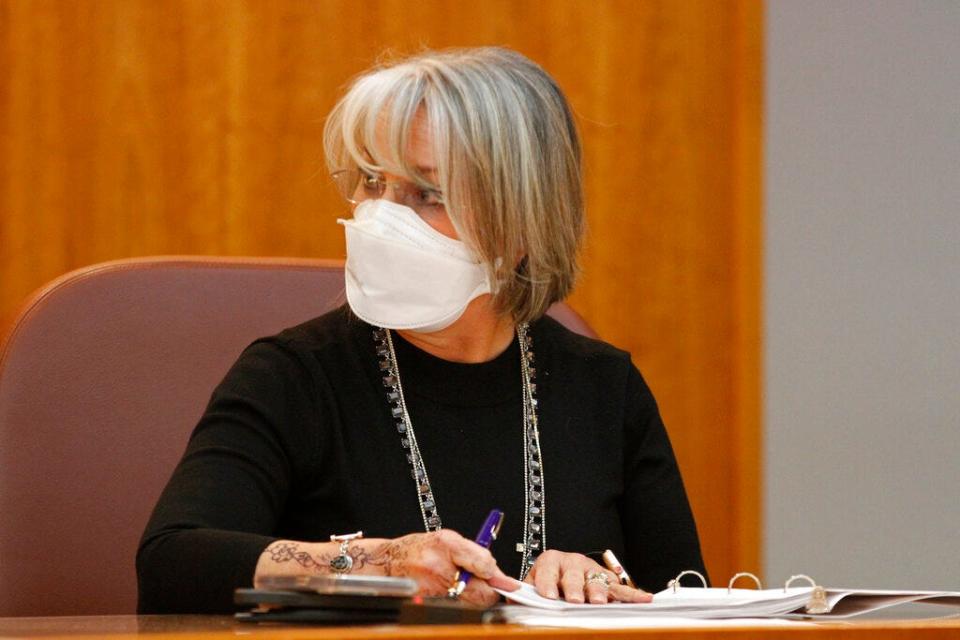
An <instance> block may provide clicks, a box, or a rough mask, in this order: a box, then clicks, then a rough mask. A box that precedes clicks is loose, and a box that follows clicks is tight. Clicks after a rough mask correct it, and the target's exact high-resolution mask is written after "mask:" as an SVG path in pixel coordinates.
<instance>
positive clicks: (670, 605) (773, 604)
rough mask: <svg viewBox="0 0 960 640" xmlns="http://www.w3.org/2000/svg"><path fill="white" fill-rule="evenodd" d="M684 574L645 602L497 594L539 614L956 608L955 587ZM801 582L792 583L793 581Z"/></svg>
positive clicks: (754, 614) (812, 613)
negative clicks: (831, 584) (749, 584)
mask: <svg viewBox="0 0 960 640" xmlns="http://www.w3.org/2000/svg"><path fill="white" fill-rule="evenodd" d="M686 575H696V576H700V574H698V573H696V572H694V571H684V572H682V573H681V574H680V575H678V576H677V577H676V578H675V579H674V580H671V581H670V583H669V584H668V585H667V588H666V589H664V590H663V591H660V592H659V593H656V594H654V596H653V601H652V602H649V603H644V604H634V603H610V604H605V605H596V604H571V603H568V602H564V601H562V600H550V599H547V598H544V597H542V596H540V595H538V594H537V592H536V590H535V589H534V588H533V586H531V585H529V584H523V585H522V586H521V588H520V589H519V590H518V591H513V592H506V591H501V594H502V595H504V596H506V598H507V599H508V600H510V601H511V602H514V603H518V604H522V605H527V607H534V608H536V609H538V610H540V613H546V612H556V614H557V615H559V616H562V615H563V614H564V613H570V614H573V615H576V616H577V617H592V616H597V617H609V616H611V615H617V614H619V615H622V616H625V617H647V616H651V617H653V616H665V617H673V618H699V619H713V620H719V619H730V618H785V619H806V620H810V619H814V620H816V619H821V620H823V619H831V620H834V619H843V618H849V617H853V616H857V615H861V614H864V613H868V612H872V611H878V610H880V609H885V608H888V607H893V606H897V605H902V604H906V603H912V602H923V603H928V604H940V605H946V606H951V607H958V609H957V611H956V613H960V591H891V590H877V589H834V588H825V587H821V586H819V585H817V584H816V583H815V582H814V581H813V580H812V579H810V578H809V577H807V576H804V575H798V576H792V577H791V578H790V579H789V580H787V582H786V583H785V584H784V586H783V587H781V588H777V589H762V588H757V589H743V588H734V586H733V585H734V583H735V582H736V581H737V580H738V579H739V578H741V577H747V576H749V577H751V578H753V580H754V581H755V582H756V584H757V586H758V587H760V581H759V580H758V579H757V578H756V576H753V575H752V574H748V573H738V574H736V575H735V576H734V577H733V578H731V580H730V582H729V584H728V585H727V587H725V588H709V587H707V586H706V580H704V579H703V576H700V579H701V580H702V581H703V586H700V587H686V586H681V585H680V579H681V578H682V577H684V576H686ZM801 580H803V581H805V582H807V583H808V584H806V585H804V586H793V585H794V584H795V583H796V582H798V581H801ZM507 609H513V611H508V612H507V616H506V617H507V619H508V620H510V621H514V622H522V618H523V610H522V609H520V608H517V607H507Z"/></svg>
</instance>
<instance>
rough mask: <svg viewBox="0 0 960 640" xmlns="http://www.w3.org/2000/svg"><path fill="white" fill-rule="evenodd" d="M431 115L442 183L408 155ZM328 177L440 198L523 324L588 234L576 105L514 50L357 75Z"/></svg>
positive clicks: (564, 277)
mask: <svg viewBox="0 0 960 640" xmlns="http://www.w3.org/2000/svg"><path fill="white" fill-rule="evenodd" d="M419 113H423V114H424V115H425V117H426V122H427V127H428V128H429V131H430V132H431V134H432V138H433V144H434V152H435V154H436V158H437V165H438V166H437V167H436V168H437V175H436V179H437V182H438V184H436V183H431V181H430V180H429V179H428V177H427V176H425V175H421V173H420V172H418V171H417V168H416V167H414V166H411V164H410V162H409V161H408V158H406V150H407V146H408V144H409V140H410V135H411V129H412V128H413V122H414V119H415V118H416V117H417V116H418V114H419ZM324 148H325V152H326V157H327V165H328V167H329V169H330V171H337V170H340V169H360V170H362V171H366V172H369V173H389V174H393V175H396V176H400V177H402V178H405V179H407V180H410V181H412V182H414V183H417V184H419V185H420V186H423V187H424V188H434V189H438V190H440V191H441V192H442V193H443V197H444V202H445V203H446V208H447V213H448V215H449V216H450V219H451V221H452V222H453V225H454V227H455V228H456V229H457V232H458V233H459V235H460V237H461V239H462V240H463V241H464V242H465V243H466V244H467V245H468V246H469V247H470V248H471V249H473V250H474V252H475V253H476V254H477V256H478V257H479V258H480V259H481V260H482V261H483V263H484V264H485V265H486V268H487V269H488V274H489V276H490V281H491V283H492V284H493V296H494V298H493V302H494V305H495V308H496V309H497V310H498V311H500V312H501V313H509V314H510V315H511V316H512V317H513V318H514V320H515V321H517V322H524V321H529V320H534V319H536V318H538V317H540V316H542V315H543V314H544V313H545V312H546V310H547V308H548V307H549V306H550V305H551V304H552V303H554V302H557V301H558V300H562V299H563V298H565V297H566V296H567V294H568V293H569V292H570V290H571V289H572V287H573V283H574V280H575V279H576V275H577V271H578V266H577V253H578V250H579V246H580V239H581V236H582V234H583V227H584V216H583V193H582V185H581V168H580V165H581V151H580V140H579V137H578V135H577V130H576V125H575V124H574V121H573V117H572V114H571V111H570V107H569V105H568V104H567V100H566V98H565V97H564V95H563V93H562V92H561V91H560V88H559V87H558V86H557V84H556V82H554V81H553V79H552V78H551V77H550V76H549V75H547V73H546V72H545V71H544V70H543V69H541V68H540V67H539V66H538V65H537V64H535V63H534V62H532V61H530V60H528V59H527V58H525V57H524V56H522V55H520V54H519V53H516V52H515V51H510V50H507V49H500V48H494V47H484V48H477V49H454V50H447V51H439V52H435V51H429V52H425V53H421V54H419V55H416V56H413V57H410V58H406V59H403V60H400V61H398V62H394V63H391V64H387V65H381V66H377V67H375V68H373V69H371V70H370V71H367V72H366V73H364V74H362V75H361V76H359V77H358V78H357V79H356V80H355V81H354V82H353V84H352V85H351V86H350V88H349V90H348V92H347V94H346V95H345V96H344V97H343V98H342V99H341V100H340V101H339V102H338V103H337V105H336V106H335V107H334V109H333V111H332V112H331V113H330V116H329V118H328V120H327V123H326V129H325V131H324Z"/></svg>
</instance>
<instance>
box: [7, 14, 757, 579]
mask: <svg viewBox="0 0 960 640" xmlns="http://www.w3.org/2000/svg"><path fill="white" fill-rule="evenodd" d="M761 20H762V16H761V7H760V4H759V0H754V1H752V2H751V1H749V0H729V1H724V2H718V1H716V0H702V1H694V0H684V1H676V0H662V1H646V2H640V1H632V0H592V1H586V0H583V1H580V0H556V1H554V2H533V1H526V2H523V1H509V0H483V1H466V0H464V1H452V0H451V1H448V2H440V1H437V0H417V1H411V0H366V1H364V2H356V1H355V0H319V1H311V2H290V1H285V2H266V1H256V0H248V1H242V0H223V1H215V0H164V1H162V2H161V1H156V0H98V1H95V0H73V1H68V0H64V1H58V0H0V317H4V316H6V317H9V315H10V314H12V312H13V311H14V310H15V308H16V307H17V305H18V304H19V303H20V302H21V301H22V300H23V299H24V298H25V297H26V296H27V295H28V294H29V293H30V292H31V291H32V290H33V289H35V288H36V287H38V286H40V285H41V284H42V283H44V282H46V281H48V280H50V279H52V278H54V277H55V276H57V275H59V274H61V273H63V272H65V271H68V270H70V269H72V268H75V267H78V266H81V265H86V264H91V263H95V262H99V261H103V260H108V259H113V258H119V257H125V256H138V255H151V254H224V255H283V256H286V255H289V256H313V257H342V256H343V251H344V249H343V238H342V230H341V229H340V228H339V227H338V226H337V225H336V224H335V223H334V220H335V218H336V217H337V216H338V215H341V214H342V209H341V206H340V203H339V202H338V201H337V199H336V196H335V194H334V193H333V191H332V189H330V188H329V186H328V183H327V181H326V176H325V172H324V168H323V161H322V157H321V147H320V140H321V130H322V126H323V118H324V115H325V114H326V113H327V111H328V110H329V109H330V107H331V106H332V104H333V103H334V101H335V100H336V98H337V96H338V95H339V94H340V91H341V89H342V87H343V85H344V84H345V83H346V81H347V80H348V79H349V78H350V77H351V76H352V75H353V74H355V73H357V72H359V71H361V70H363V69H364V68H366V67H367V66H369V65H370V64H371V62H373V61H374V60H375V59H377V57H378V56H381V55H383V54H384V53H385V52H394V53H404V52H412V51H416V50H418V49H419V48H422V47H446V46H471V45H487V44H497V45H505V46H509V47H513V48H515V49H517V50H519V51H521V52H523V53H524V54H526V55H528V56H530V57H531V58H533V59H534V60H536V61H538V62H539V63H541V64H542V65H543V66H544V67H546V68H547V69H548V70H549V71H550V72H551V73H552V74H553V75H554V76H555V77H556V78H557V80H558V81H559V83H560V85H561V86H562V87H564V89H565V90H566V92H567V94H568V96H569V98H570V101H571V103H572V104H573V107H574V109H575V111H576V113H577V115H578V118H579V124H580V127H581V130H582V134H583V138H584V145H585V150H586V161H587V173H586V180H587V202H588V215H589V227H590V229H589V238H588V242H587V245H586V249H585V253H584V261H583V262H584V267H585V270H584V277H583V279H582V281H581V283H580V285H579V286H578V289H577V291H576V293H575V294H574V296H573V297H572V300H571V302H572V304H573V306H574V307H576V308H577V309H578V310H580V311H581V313H583V315H584V316H586V318H587V319H588V320H589V321H590V322H591V324H592V325H593V326H594V327H595V328H596V330H597V331H598V332H599V333H600V334H601V335H602V336H604V337H605V338H606V339H607V340H608V341H610V342H612V343H614V344H616V345H618V346H620V347H622V348H625V349H628V350H629V351H631V352H632V354H633V356H634V360H635V362H636V363H637V364H638V365H639V366H640V368H641V370H642V371H643V372H644V375H645V377H646V378H647V379H648V381H649V383H650V385H651V387H652V388H653V390H654V392H655V394H656V395H657V397H658V399H659V402H660V406H661V410H662V412H663V414H664V418H665V420H666V422H667V425H668V428H669V430H670V433H671V436H672V438H673V441H674V446H675V448H676V450H677V453H678V457H679V459H680V463H681V466H682V468H683V472H684V475H685V478H686V483H687V489H688V491H689V493H690V496H691V500H692V503H693V507H694V511H695V514H696V516H697V520H698V523H699V529H700V533H701V537H702V539H703V543H704V548H705V553H706V558H707V565H708V568H709V570H710V571H711V573H712V575H713V576H714V579H715V580H716V581H717V582H724V581H725V580H726V578H727V576H729V575H731V574H732V573H733V572H735V571H740V570H754V571H756V570H758V569H759V558H760V557H761V554H760V548H759V544H760V539H759V532H760V512H759V510H760V507H759V496H760V488H759V486H758V479H759V469H760V460H759V450H760V449H759V437H760V425H759V398H760V376H759V374H760V371H759V367H760V357H759V356H760V344H759V341H760V298H759V296H760V244H759V242H760V240H759V239H760V223H761V221H760V95H761V89H760V67H761V46H762V43H761V35H760V34H761ZM585 481H586V479H585Z"/></svg>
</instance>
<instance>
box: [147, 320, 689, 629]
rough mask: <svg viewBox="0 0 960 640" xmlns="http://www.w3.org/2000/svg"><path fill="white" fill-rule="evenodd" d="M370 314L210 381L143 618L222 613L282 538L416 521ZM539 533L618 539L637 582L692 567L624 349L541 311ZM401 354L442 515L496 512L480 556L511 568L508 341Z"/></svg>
mask: <svg viewBox="0 0 960 640" xmlns="http://www.w3.org/2000/svg"><path fill="white" fill-rule="evenodd" d="M372 332H373V329H372V327H370V325H367V324H366V323H364V322H362V321H360V320H358V319H356V318H355V317H354V316H352V315H351V314H350V313H349V312H348V311H347V310H346V308H345V307H342V308H340V309H338V310H335V311H332V312H330V313H328V314H326V315H324V316H322V317H320V318H317V319H314V320H312V321H310V322H307V323H304V324H302V325H300V326H298V327H295V328H292V329H288V330H286V331H284V332H282V333H280V334H279V335H277V336H274V337H271V338H265V339H262V340H259V341H257V342H255V343H253V344H252V345H251V346H250V347H248V348H247V349H246V350H245V351H244V353H243V354H242V355H241V357H240V359H239V360H238V361H237V362H236V364H235V365H234V366H233V367H232V369H231V370H230V372H229V373H228V374H227V376H226V378H225V379H224V380H223V382H222V383H221V384H220V386H219V387H217V389H216V390H215V392H214V394H213V397H212V399H211V401H210V404H209V406H208V407H207V410H206V413H205V414H204V416H203V417H202V419H201V420H200V423H199V424H198V425H197V427H196V429H195V430H194V432H193V435H192V436H191V438H190V442H189V445H188V447H187V451H186V453H185V454H184V457H183V459H182V460H181V461H180V463H179V465H178V466H177V468H176V470H175V471H174V473H173V477H172V478H171V479H170V482H169V484H168V485H167V487H166V489H165V490H164V492H163V494H162V495H161V497H160V500H159V502H158V504H157V506H156V508H155V510H154V513H153V516H152V517H151V519H150V522H149V524H148V525H147V529H146V531H145V532H144V535H143V539H142V540H141V543H140V549H139V551H138V554H137V576H138V580H139V589H140V599H139V611H140V612H141V613H173V612H225V611H230V610H231V609H232V604H231V602H232V594H233V590H234V589H235V588H237V587H246V586H250V584H251V582H252V577H253V570H254V568H255V566H256V563H257V560H258V557H259V555H260V553H261V552H262V551H263V549H264V548H265V547H266V546H267V545H268V544H270V542H272V541H273V540H276V539H280V538H283V539H292V540H301V541H325V540H328V539H329V536H330V534H332V533H346V532H351V531H357V530H363V532H364V535H365V536H366V537H371V538H374V537H384V538H392V537H397V536H401V535H405V534H407V533H413V532H417V531H423V530H424V527H423V521H422V518H421V515H420V510H419V506H418V503H417V493H416V487H415V485H414V482H413V479H412V478H411V474H410V467H409V464H408V462H407V461H406V457H405V450H404V449H403V448H402V447H401V445H400V436H399V434H398V433H397V431H396V429H395V428H394V426H393V420H391V418H390V406H389V403H388V400H387V397H386V392H385V390H384V387H383V385H382V383H381V378H382V374H381V372H380V370H379V366H378V359H377V355H376V352H375V349H374V341H373V338H372ZM530 335H531V337H532V348H533V351H534V353H535V362H534V364H535V366H536V369H537V379H536V384H537V399H538V409H537V411H538V419H539V420H538V422H539V429H540V441H541V450H542V454H543V469H544V493H545V501H546V503H545V513H546V546H547V548H553V549H558V550H561V551H576V552H580V553H593V552H599V551H602V550H604V549H608V548H609V549H613V550H614V552H615V553H617V555H618V556H619V557H620V559H621V561H623V563H624V564H625V565H626V567H627V570H628V571H629V572H630V573H631V574H632V575H633V577H634V579H635V580H636V581H637V583H638V585H639V586H641V587H644V588H646V589H648V590H660V589H662V588H663V587H664V586H665V584H666V581H667V580H669V579H670V578H672V577H674V576H675V575H676V574H677V573H679V572H680V571H682V570H684V569H696V570H698V571H701V572H703V570H704V568H703V561H702V559H701V557H700V548H699V543H698V540H697V533H696V528H695V527H694V523H693V517H692V515H691V513H690V508H689V506H688V503H687V497H686V494H685V492H684V489H683V483H682V481H681V479H680V474H679V471H678V469H677V465H676V462H675V460H674V456H673V451H672V449H671V447H670V442H669V440H668V438H667V434H666V431H665V430H664V427H663V423H662V422H661V420H660V416H659V413H658V411H657V407H656V403H655V401H654V399H653V396H652V395H651V393H650V391H649V389H648V388H647V386H646V384H645V383H644V381H643V379H642V377H641V376H640V373H639V372H638V371H637V369H636V368H635V367H634V366H633V365H632V364H631V362H630V358H629V355H628V354H627V353H625V352H623V351H620V350H617V349H615V348H613V347H611V346H609V345H607V344H605V343H602V342H599V341H596V340H591V339H588V338H584V337H582V336H579V335H576V334H574V333H572V332H570V331H568V330H567V329H565V328H564V327H562V326H561V325H559V324H558V323H557V322H555V321H554V320H552V319H550V318H544V319H541V320H539V321H537V322H535V323H533V324H532V325H531V329H530ZM394 338H395V339H394V344H395V348H396V352H397V364H398V368H399V370H400V376H401V380H402V383H403V387H404V392H405V397H406V402H407V407H408V410H409V412H410V417H411V420H412V422H413V425H414V429H415V432H416V437H417V441H418V444H419V447H420V452H421V455H422V456H423V459H424V463H425V465H426V468H427V473H428V474H429V476H430V481H431V485H432V487H433V491H434V496H435V498H436V503H437V507H438V509H439V514H440V516H441V518H442V520H443V526H444V527H446V528H450V529H453V530H455V531H458V532H460V533H461V534H463V535H464V536H467V537H472V536H473V535H474V533H475V530H476V529H477V528H478V527H479V526H480V524H481V523H482V522H483V519H484V517H485V516H486V514H487V513H488V512H489V510H490V509H492V508H499V509H502V510H503V511H504V512H505V519H504V525H503V529H502V531H501V534H500V537H499V539H498V541H497V542H496V543H495V544H494V546H493V548H492V551H493V553H494V555H495V556H496V558H497V561H498V563H499V565H500V567H501V568H502V569H503V570H504V571H505V572H506V573H507V574H508V575H513V576H517V575H518V573H519V570H520V553H518V552H517V551H516V550H515V546H516V543H517V542H520V541H521V539H522V530H523V519H524V480H523V440H522V433H523V425H522V404H521V399H522V391H521V389H522V387H521V384H522V378H521V371H520V353H519V346H518V344H517V341H516V338H515V339H514V341H513V343H512V344H511V345H510V347H509V348H507V350H506V351H505V352H504V353H502V354H501V355H500V356H498V357H497V358H495V359H493V360H491V361H489V362H485V363H480V364H462V363H454V362H448V361H445V360H441V359H439V358H436V357H433V356H431V355H429V354H427V353H425V352H423V351H421V350H419V349H417V348H416V347H414V346H413V345H411V344H409V343H407V342H406V341H404V340H403V339H402V338H400V337H399V336H398V335H397V334H396V333H394Z"/></svg>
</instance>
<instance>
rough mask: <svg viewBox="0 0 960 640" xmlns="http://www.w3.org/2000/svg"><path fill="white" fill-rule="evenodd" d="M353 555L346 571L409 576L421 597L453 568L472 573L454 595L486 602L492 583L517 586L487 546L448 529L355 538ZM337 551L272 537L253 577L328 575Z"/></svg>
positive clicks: (448, 580)
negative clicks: (398, 536) (402, 534)
mask: <svg viewBox="0 0 960 640" xmlns="http://www.w3.org/2000/svg"><path fill="white" fill-rule="evenodd" d="M349 553H350V556H351V557H352V558H353V568H352V570H351V573H354V574H360V575H364V574H366V575H384V576H399V577H406V578H413V579H414V580H416V581H417V584H418V585H419V587H420V589H419V591H418V593H419V594H420V595H423V596H443V595H446V593H447V589H449V588H450V585H452V584H453V581H454V580H455V579H456V575H457V571H459V570H460V569H465V570H467V571H469V572H470V573H472V574H473V578H471V580H470V582H468V583H467V588H466V589H465V590H464V592H463V594H462V595H461V596H460V599H461V600H463V601H464V602H469V603H472V604H478V605H483V606H490V605H492V604H494V603H496V602H497V600H498V599H499V597H500V596H499V595H498V594H497V592H496V591H494V590H493V587H496V588H498V589H503V590H506V591H513V590H515V589H517V588H519V583H518V582H517V581H516V580H514V579H513V578H510V577H508V576H507V575H505V574H504V573H503V572H502V571H500V568H499V567H497V562H496V560H495V559H494V558H493V554H491V553H490V551H489V550H487V549H484V548H483V547H481V546H480V545H478V544H477V543H475V542H473V541H471V540H468V539H466V538H464V537H463V536H461V535H460V534H458V533H456V532H455V531H451V530H450V529H442V530H440V531H433V532H429V533H411V534H409V535H406V536H402V537H400V538H393V539H385V538H370V539H359V540H355V541H354V542H351V543H350V547H349ZM338 554H339V545H338V544H336V543H329V542H320V543H304V542H292V541H289V540H277V541H275V542H273V543H271V544H270V546H268V547H267V548H266V549H265V550H264V551H263V554H262V555H261V556H260V561H259V562H258V563H257V569H256V573H255V575H254V584H255V585H256V584H257V578H258V577H260V576H263V575H267V574H277V573H282V574H290V575H322V574H328V573H330V560H332V559H333V558H334V557H336V556H337V555H338Z"/></svg>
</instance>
